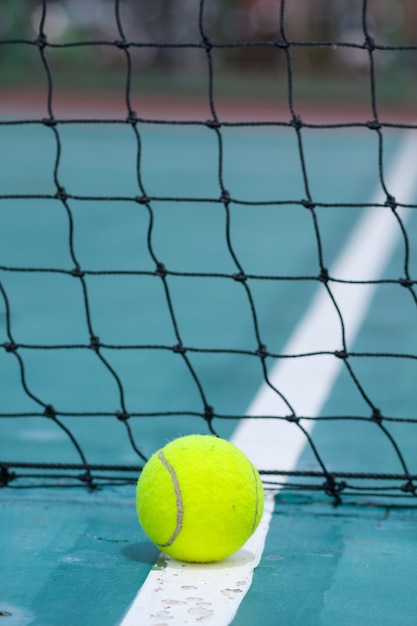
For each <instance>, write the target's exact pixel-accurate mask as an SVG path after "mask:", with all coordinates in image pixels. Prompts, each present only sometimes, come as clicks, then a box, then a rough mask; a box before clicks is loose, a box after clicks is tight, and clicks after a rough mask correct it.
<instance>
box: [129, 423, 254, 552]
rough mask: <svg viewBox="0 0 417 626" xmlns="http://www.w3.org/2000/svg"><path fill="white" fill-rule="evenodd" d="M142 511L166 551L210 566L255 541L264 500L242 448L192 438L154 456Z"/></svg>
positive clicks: (142, 490)
mask: <svg viewBox="0 0 417 626" xmlns="http://www.w3.org/2000/svg"><path fill="white" fill-rule="evenodd" d="M136 505H137V512H138V517H139V521H140V523H141V525H142V527H143V529H144V531H145V533H146V534H147V535H148V536H149V538H150V539H152V541H153V542H154V543H155V544H156V545H157V547H158V548H159V549H160V550H162V551H163V552H166V553H167V554H169V555H171V556H172V557H174V558H176V559H179V560H181V561H191V562H197V563H209V562H214V561H220V560H222V559H224V558H225V557H226V556H228V555H229V554H232V553H233V552H236V550H238V549H239V548H241V547H242V546H243V544H244V543H245V542H246V541H247V539H249V537H250V536H251V535H252V533H253V532H254V530H255V529H256V527H257V526H258V524H259V521H260V519H261V516H262V512H263V506H264V496H263V489H262V483H261V479H260V476H259V474H258V472H257V470H256V469H255V467H254V466H253V465H252V463H251V462H250V461H249V459H248V458H247V457H246V456H245V455H244V453H243V452H242V451H241V450H239V448H237V447H236V446H235V445H233V444H231V443H229V442H228V441H225V440H224V439H219V438H218V437H214V436H212V435H188V436H186V437H180V438H179V439H175V440H174V441H171V443H168V444H167V445H166V446H165V447H164V448H162V449H161V450H159V451H157V452H155V454H154V455H153V456H151V458H150V459H149V461H148V462H147V463H146V465H145V467H144V468H143V470H142V473H141V475H140V477H139V480H138V484H137V489H136Z"/></svg>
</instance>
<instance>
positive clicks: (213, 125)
mask: <svg viewBox="0 0 417 626" xmlns="http://www.w3.org/2000/svg"><path fill="white" fill-rule="evenodd" d="M206 126H207V127H208V128H212V129H215V128H220V126H221V124H220V122H219V120H207V121H206Z"/></svg>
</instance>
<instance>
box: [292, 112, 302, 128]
mask: <svg viewBox="0 0 417 626" xmlns="http://www.w3.org/2000/svg"><path fill="white" fill-rule="evenodd" d="M290 123H291V126H292V127H293V128H295V129H296V130H299V129H300V128H302V127H303V120H302V119H301V117H300V116H299V115H294V116H293V118H292V120H291V122H290Z"/></svg>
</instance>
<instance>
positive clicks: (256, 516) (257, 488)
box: [251, 465, 259, 535]
mask: <svg viewBox="0 0 417 626" xmlns="http://www.w3.org/2000/svg"><path fill="white" fill-rule="evenodd" d="M256 473H257V470H256V469H255V467H254V466H253V465H252V474H253V480H254V482H255V516H254V518H253V524H252V530H251V535H253V533H254V532H255V529H256V527H257V525H258V523H257V520H258V511H259V485H258V480H257V476H256Z"/></svg>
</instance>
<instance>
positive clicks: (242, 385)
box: [0, 0, 417, 501]
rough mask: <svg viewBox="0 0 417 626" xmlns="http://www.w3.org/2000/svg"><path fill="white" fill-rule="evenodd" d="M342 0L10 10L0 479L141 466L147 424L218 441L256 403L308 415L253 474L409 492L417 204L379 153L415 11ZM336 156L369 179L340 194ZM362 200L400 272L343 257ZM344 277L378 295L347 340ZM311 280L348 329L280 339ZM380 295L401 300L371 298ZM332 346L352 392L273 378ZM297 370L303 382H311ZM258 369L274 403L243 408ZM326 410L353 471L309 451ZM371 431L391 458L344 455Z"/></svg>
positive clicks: (59, 480)
mask: <svg viewBox="0 0 417 626" xmlns="http://www.w3.org/2000/svg"><path fill="white" fill-rule="evenodd" d="M338 4H339V6H338V7H337V8H336V7H334V3H332V2H330V1H321V2H319V1H317V2H308V1H306V2H304V3H302V2H294V1H292V0H287V1H285V0H281V1H279V0H274V1H272V0H270V1H266V0H265V1H264V2H246V3H243V2H241V3H237V2H236V3H234V2H227V3H220V2H215V1H214V0H200V2H199V3H188V2H185V1H184V2H179V3H176V8H175V15H174V13H173V11H172V9H170V7H169V3H164V2H162V1H160V2H143V3H136V2H128V1H127V0H126V1H123V0H115V1H114V2H109V3H106V6H105V9H106V10H105V11H104V9H103V7H102V6H99V5H102V3H94V2H91V3H90V4H89V6H90V9H91V11H92V10H93V8H94V9H95V10H94V12H92V17H91V16H90V23H87V22H88V19H87V16H86V14H85V13H84V8H83V6H81V3H77V2H69V1H68V2H66V3H62V4H61V3H55V2H53V3H52V2H47V1H45V0H44V1H43V2H42V3H38V2H27V3H26V5H27V6H26V8H27V9H28V11H27V13H28V14H30V15H31V20H30V24H29V25H28V23H27V24H26V25H25V26H23V25H21V24H19V23H18V21H17V18H16V16H15V15H14V14H13V11H12V9H11V8H10V9H9V13H8V14H7V15H8V18H9V21H8V20H4V24H5V25H4V26H3V32H1V31H0V37H1V38H0V53H1V54H2V55H3V58H4V59H5V60H6V61H7V63H6V62H5V63H4V64H3V66H4V70H3V71H2V75H3V82H4V85H5V89H4V97H3V105H2V110H3V115H2V119H1V120H0V133H1V134H2V153H3V155H2V156H3V159H4V167H3V172H4V174H3V177H2V179H3V182H2V189H1V190H0V224H1V231H2V239H3V243H2V247H1V249H0V346H1V347H2V350H1V360H0V372H1V381H2V382H1V385H2V391H1V394H2V397H3V400H2V402H1V406H0V428H1V431H2V433H3V434H2V440H3V445H2V448H1V457H2V458H1V459H0V484H1V485H2V486H8V487H10V488H13V487H16V488H18V487H23V486H25V487H28V486H30V487H35V486H38V485H42V486H45V485H51V484H53V485H55V484H58V485H61V486H77V485H87V486H88V487H90V488H95V487H97V486H100V485H105V484H112V485H121V484H125V483H130V482H133V481H135V480H136V478H137V474H138V472H139V471H140V469H141V467H142V466H143V463H144V462H145V461H146V459H147V457H148V456H149V454H150V452H151V451H152V450H151V444H150V442H149V439H151V440H152V441H154V440H155V437H156V435H155V432H156V431H158V432H159V433H160V435H158V436H160V437H161V438H163V439H164V440H163V441H161V444H162V443H164V441H165V440H166V439H167V438H170V437H173V436H176V435H179V434H185V433H186V432H195V431H199V432H211V433H213V434H220V435H222V436H227V435H229V434H230V432H231V431H232V429H233V428H234V427H235V426H236V425H237V424H239V423H240V422H242V421H245V420H248V419H257V418H259V419H261V418H264V417H266V418H268V419H275V420H277V421H281V422H286V423H288V424H290V426H291V428H294V429H297V430H298V431H299V432H301V433H302V435H303V437H304V438H305V442H306V449H307V450H308V453H306V454H307V457H308V458H306V460H305V463H304V465H301V466H300V469H299V470H290V471H289V470H285V469H283V468H282V467H281V466H280V460H279V458H278V459H277V462H276V467H275V468H273V469H270V468H263V467H259V469H260V471H261V473H262V474H263V477H264V479H265V484H266V485H268V484H270V485H271V487H273V488H276V486H277V485H279V484H280V482H282V486H283V487H284V488H285V489H294V490H315V491H324V492H326V493H327V494H329V495H331V496H332V497H333V498H334V499H335V500H336V501H340V499H341V498H342V497H343V496H344V495H346V496H348V495H352V494H353V495H357V494H367V495H369V494H383V495H389V496H390V497H393V498H395V497H415V496H416V494H417V491H416V489H417V486H416V480H417V467H415V458H416V455H415V443H414V445H413V443H412V435H413V432H414V431H413V429H414V428H415V427H416V426H417V415H416V413H415V410H416V402H415V400H416V393H415V380H416V378H415V373H416V366H417V345H416V338H417V334H416V320H415V314H416V306H417V294H416V280H415V278H414V277H413V268H414V271H415V258H416V256H415V254H416V251H415V245H416V240H415V236H414V235H413V231H412V229H411V227H410V226H409V223H410V222H411V220H412V219H413V217H414V212H415V209H416V207H417V204H415V198H412V197H411V198H407V199H406V200H402V198H401V193H400V194H397V193H396V192H394V191H393V190H392V189H391V188H390V181H389V173H388V172H389V164H390V159H391V155H392V154H393V153H394V152H395V148H396V146H397V143H398V136H399V133H408V134H409V135H410V136H411V138H412V137H413V133H415V132H416V131H417V125H416V123H415V122H414V121H413V119H412V117H410V114H409V110H410V109H411V107H410V106H409V103H410V102H412V99H413V96H414V97H415V94H413V93H412V89H413V87H411V86H410V81H409V77H410V73H412V71H413V70H412V62H411V61H410V59H412V58H413V57H414V56H415V54H416V52H417V45H416V44H415V43H413V42H412V40H411V35H410V34H408V33H407V27H408V24H409V23H412V15H413V14H414V12H415V9H414V8H413V7H412V6H411V5H410V3H406V2H403V3H401V2H400V3H399V2H386V3H384V8H381V6H380V4H379V3H377V2H370V1H368V2H367V1H366V0H361V1H360V2H359V1H358V2H355V3H351V2H350V3H338ZM191 5H192V6H191ZM223 5H224V6H223ZM301 6H302V7H303V9H304V14H303V16H302V18H300V17H299V16H300V7H301ZM2 11H3V12H5V15H6V9H2ZM87 13H88V12H87ZM394 14H395V17H396V20H397V22H396V24H397V28H396V29H395V28H394V26H393V15H394ZM416 17H417V16H416ZM341 18H343V19H341ZM13 20H15V21H13ZM8 24H9V31H10V32H8V31H7V25H8ZM93 25H94V26H93ZM94 67H99V68H100V71H99V72H98V73H97V74H101V78H100V77H98V76H97V75H96V74H95V73H94V72H90V68H94ZM340 77H342V80H340ZM393 77H394V78H393ZM18 81H20V82H18ZM181 90H182V93H179V92H181ZM255 92H256V93H255ZM150 94H152V95H150ZM184 103H185V104H186V105H187V106H184V107H183V106H181V105H182V104H184ZM313 136H314V141H316V142H317V143H316V144H314V145H316V146H317V145H318V146H319V147H320V141H323V142H324V144H323V146H324V147H323V151H322V152H320V154H322V155H323V154H324V153H326V154H327V156H326V159H327V160H326V159H325V162H323V163H317V162H315V156H314V155H315V152H314V150H315V148H314V149H313V148H312V147H311V146H312V145H313V144H312V143H311V141H312V137H313ZM259 137H262V139H259ZM362 137H363V138H364V139H363V140H362ZM340 138H342V139H340ZM340 141H342V143H340ZM414 141H415V139H414ZM361 142H362V143H361ZM184 146H185V147H184ZM290 146H291V147H290ZM262 149H265V153H264V154H262ZM333 149H334V152H333ZM188 150H189V151H188ZM258 150H259V155H258ZM340 151H342V152H343V151H345V157H346V154H347V160H350V161H352V162H353V163H355V162H356V161H357V164H359V168H358V167H357V168H356V170H355V169H354V172H356V174H354V175H357V177H358V178H357V189H355V192H354V193H351V186H352V184H355V181H354V180H352V179H348V178H346V179H345V183H344V188H343V189H341V190H340V196H338V197H335V196H334V186H333V183H332V181H331V178H332V176H333V175H334V170H333V169H332V166H331V162H332V160H336V159H337V158H338V157H337V154H339V153H340ZM318 154H319V153H318ZM233 158H236V159H237V160H238V161H239V163H240V165H239V167H237V166H235V165H234V162H233ZM361 159H363V161H362V160H361ZM255 161H256V162H255ZM196 162H198V167H197V166H196ZM242 163H243V167H242ZM347 165H348V163H347V161H346V162H345V163H344V165H343V167H346V166H347ZM198 168H200V169H201V170H202V171H203V173H204V172H206V175H205V176H203V177H201V176H200V174H199V173H198V172H199V171H200V169H198ZM364 168H365V174H366V177H367V178H366V181H365V180H362V178H361V174H362V173H363V172H364ZM339 169H340V168H339ZM197 170H198V171H197ZM294 171H296V172H297V175H296V176H295V174H294ZM339 173H340V172H339ZM118 177H120V179H118ZM286 177H288V178H289V179H291V180H290V183H291V184H292V187H291V185H290V186H288V184H287V183H288V181H286V180H285V178H286ZM368 178H371V179H372V182H371V187H372V189H371V191H372V192H373V190H374V189H377V190H378V192H377V194H376V195H374V196H372V193H371V192H369V193H368V191H369V189H370V187H369V185H368ZM318 179H320V180H319V181H318ZM336 184H338V183H336ZM366 194H367V195H366ZM397 196H398V197H397ZM367 209H371V210H376V212H377V213H379V214H383V215H384V218H383V219H384V220H388V222H389V229H390V230H392V231H395V233H396V234H397V236H398V243H397V244H396V247H395V259H396V261H395V267H394V266H392V265H389V264H388V269H387V270H386V272H385V270H384V273H383V275H382V276H378V277H372V278H369V276H368V275H367V274H366V271H367V270H365V272H364V274H365V275H363V276H361V275H360V274H357V273H356V274H355V275H354V276H353V275H347V276H340V275H337V274H333V273H332V269H331V267H332V265H331V263H329V259H333V258H336V256H337V251H338V248H339V247H342V245H343V237H344V230H346V231H349V232H350V230H351V229H353V224H354V222H355V221H356V220H357V219H358V218H359V216H360V215H361V213H362V212H364V211H365V210H367ZM290 237H292V238H293V239H292V241H291V243H290V244H289V248H288V249H289V250H290V251H291V256H292V260H291V261H288V260H287V256H285V257H284V252H282V255H280V254H278V252H277V250H276V248H279V247H280V248H282V250H285V255H288V251H287V247H286V243H287V240H288V239H289V238H290ZM375 245H376V246H378V242H376V244H375ZM306 249H307V250H309V252H308V253H305V250H306ZM368 252H369V256H370V257H372V256H373V251H372V250H370V251H368ZM375 254H376V250H375ZM277 255H278V256H277ZM413 264H414V265H413ZM360 266H361V265H360V264H359V268H360ZM397 270H398V271H397ZM393 271H397V273H396V274H395V275H394V274H393V273H392V272H393ZM340 285H343V287H344V289H345V291H346V290H349V288H350V289H351V293H352V300H354V298H355V297H356V294H357V293H358V290H359V291H360V290H361V289H364V288H367V287H369V288H371V289H372V290H374V289H377V290H378V294H379V293H381V294H383V295H382V296H381V298H385V299H381V301H380V303H379V304H378V307H377V313H378V315H376V317H375V320H374V323H373V324H372V323H370V326H369V333H370V336H371V338H373V333H376V334H377V338H376V340H375V341H373V340H372V339H370V340H369V341H368V342H367V340H364V341H363V342H362V343H361V342H356V341H352V342H350V341H349V338H348V336H347V334H346V328H347V327H348V326H349V322H348V321H347V320H346V315H347V313H346V310H345V306H344V305H342V303H341V301H340V299H339V296H338V295H337V294H338V288H339V287H340ZM316 290H319V291H320V293H321V294H322V296H324V298H325V299H326V302H327V306H328V307H329V309H330V310H331V315H332V316H333V318H334V319H335V320H336V325H337V336H338V340H337V343H336V344H335V345H328V343H329V342H327V341H326V342H325V344H326V345H324V346H323V347H320V348H317V349H314V350H311V349H309V348H308V347H306V348H305V349H302V348H301V349H300V350H299V351H297V352H295V353H287V352H285V351H283V349H284V346H285V339H282V340H281V335H282V334H285V332H286V330H288V331H289V330H290V329H291V328H292V325H293V322H294V319H296V316H300V317H301V316H302V310H303V309H307V308H308V303H309V302H310V300H311V298H312V297H313V295H314V293H315V291H316ZM275 293H276V294H279V295H273V294H275ZM372 293H374V291H372ZM375 297H377V298H379V297H380V296H379V295H377V296H375ZM278 298H279V300H278ZM293 301H294V302H295V303H296V304H294V302H293ZM387 301H390V302H393V301H395V302H396V305H395V306H393V307H392V309H391V313H389V314H388V313H387V315H385V316H384V307H385V303H386V302H387ZM265 302H266V303H267V304H265ZM268 302H269V304H268ZM271 307H274V311H273V314H272V313H271ZM277 311H278V312H277ZM271 316H273V317H275V318H276V321H275V324H276V325H277V326H278V327H279V329H277V333H278V335H279V337H280V339H277V340H276V341H275V340H274V339H273V338H272V339H271V333H272V331H271V330H266V328H267V327H268V328H269V326H267V324H268V323H270V322H268V318H270V317H271ZM389 316H391V317H389ZM213 317H215V318H216V323H212V322H213V319H212V318H213ZM387 318H389V319H387ZM371 322H372V320H371ZM235 331H236V332H235ZM378 333H379V335H378ZM287 335H288V333H287ZM375 346H376V347H375ZM378 346H382V347H378ZM323 358H324V359H325V360H327V361H329V360H331V361H335V362H337V363H338V364H340V365H341V370H342V374H341V376H342V381H344V383H343V384H344V385H345V386H346V388H349V389H350V391H349V394H350V395H351V396H352V397H354V400H353V401H352V402H351V403H349V402H348V407H347V408H346V403H345V402H344V401H340V400H339V404H338V405H336V401H332V402H330V404H328V405H326V411H325V412H324V411H321V412H319V413H318V414H309V413H306V414H304V413H303V414H300V413H299V412H298V411H297V408H296V406H297V402H296V401H293V398H292V397H289V396H288V395H287V390H286V389H285V388H277V387H276V386H275V384H274V381H273V379H272V377H271V375H270V372H271V370H272V368H273V364H274V363H277V362H279V363H281V362H284V361H293V362H295V361H297V362H307V361H309V362H310V363H312V362H313V363H314V362H315V359H317V361H316V362H317V368H321V363H322V362H323V361H322V360H320V359H323ZM327 361H326V362H327ZM370 373H371V374H370ZM323 376H324V373H323ZM370 376H371V379H369V377H370ZM307 382H308V381H306V380H302V379H300V380H299V381H297V385H298V386H299V389H300V392H299V393H300V394H301V395H302V394H303V393H304V391H303V389H304V387H305V386H306V383H307ZM261 385H264V386H266V387H267V388H268V389H269V390H272V393H273V394H275V395H276V397H277V399H278V401H279V405H278V406H279V409H278V410H277V411H276V412H275V413H273V414H269V413H268V414H267V415H262V414H260V415H257V416H255V417H254V416H250V415H248V414H246V411H245V406H244V403H245V402H247V403H249V402H248V401H249V400H250V397H251V394H252V395H253V393H254V392H255V391H256V390H257V388H258V387H259V386H261ZM217 389H221V393H220V392H219V391H217ZM312 423H314V424H315V428H314V429H313V430H311V431H310V430H309V428H307V425H308V424H312ZM22 424H23V426H22ZM345 428H346V429H345ZM361 429H362V430H361ZM405 429H407V430H405ZM325 430H327V431H328V432H329V437H330V436H331V437H332V438H334V440H335V441H337V440H339V444H340V441H341V442H342V447H344V446H343V439H344V438H346V447H347V446H348V445H349V446H351V449H350V451H349V452H346V458H347V459H348V460H347V462H346V463H350V461H349V459H351V464H350V465H349V466H348V465H346V463H345V464H344V466H343V467H340V465H339V464H338V459H337V458H336V459H335V458H333V456H334V454H333V456H332V454H329V455H328V456H329V459H328V458H327V454H326V452H322V451H321V450H322V449H323V450H325V446H321V445H320V443H318V442H317V439H319V438H320V437H322V436H323V432H324V431H325ZM149 432H152V433H153V434H152V436H150V435H148V433H149ZM22 433H23V434H22ZM25 433H27V434H25ZM30 433H32V438H31V435H30ZM355 433H359V434H355ZM362 433H363V434H362ZM25 437H26V439H25ZM37 437H38V438H39V441H41V444H40V443H39V445H37V444H36V442H37V439H36V438H37ZM119 437H120V441H119ZM350 437H352V441H350V439H349V438H350ZM364 438H366V442H365V443H364V441H363V439H364ZM324 439H326V436H325V435H324ZM100 441H103V443H102V445H100ZM19 442H20V443H21V444H22V445H21V447H19ZM113 444H114V446H115V447H116V448H117V451H115V449H114V447H113ZM359 444H360V445H359ZM379 446H381V450H382V451H383V452H382V454H384V455H387V456H389V457H390V458H391V462H389V463H387V465H386V467H388V470H386V471H385V470H384V469H383V467H379V468H378V469H376V470H372V469H365V470H364V471H357V469H356V457H357V455H358V454H364V455H365V456H366V455H367V454H368V452H367V451H369V450H371V449H372V448H373V447H377V448H378V447H379ZM335 449H336V448H335ZM359 449H360V450H361V452H360V453H359V452H358V450H359ZM49 451H51V452H49ZM413 463H414V466H413ZM381 465H384V464H383V463H382V464H381ZM395 468H396V469H395Z"/></svg>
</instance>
